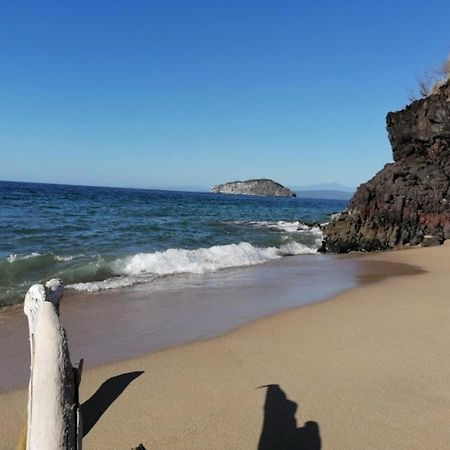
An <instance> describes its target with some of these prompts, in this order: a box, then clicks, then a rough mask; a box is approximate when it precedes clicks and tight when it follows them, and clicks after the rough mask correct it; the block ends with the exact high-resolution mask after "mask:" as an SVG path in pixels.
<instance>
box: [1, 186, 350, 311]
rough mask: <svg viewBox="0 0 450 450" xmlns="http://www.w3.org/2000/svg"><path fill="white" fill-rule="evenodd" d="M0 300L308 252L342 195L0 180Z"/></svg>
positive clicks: (142, 280)
mask: <svg viewBox="0 0 450 450" xmlns="http://www.w3.org/2000/svg"><path fill="white" fill-rule="evenodd" d="M0 199H1V203H0V305H5V304H13V303H17V302H20V301H21V300H22V299H23V296H24V294H25V292H26V291H27V289H28V288H29V286H30V285H31V284H33V283H35V282H39V281H43V280H47V279H49V278H53V277H58V278H61V279H62V280H63V281H64V283H65V285H66V286H67V287H68V288H69V289H72V290H78V291H87V292H95V291H100V290H105V289H114V288H120V287H127V286H132V285H137V284H143V283H152V282H153V281H155V280H156V279H160V278H161V277H166V276H177V275H178V274H186V273H187V274H189V273H190V274H204V273H212V272H216V271H219V270H221V269H226V268H231V267H240V266H252V265H256V264H261V263H264V262H266V261H270V260H275V259H280V258H283V257H286V256H292V255H303V254H314V253H316V252H317V250H318V248H319V247H320V245H321V242H322V232H321V230H320V227H319V226H317V225H315V224H314V223H316V224H320V223H323V222H326V221H327V220H328V218H329V216H330V214H332V213H333V212H336V211H340V210H342V209H343V208H345V206H346V202H344V201H342V200H321V199H304V198H285V197H253V196H242V195H223V194H210V193H202V192H175V191H161V190H148V189H123V188H107V187H87V186H68V185H53V184H36V183H16V182H0Z"/></svg>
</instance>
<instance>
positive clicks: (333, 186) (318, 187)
mask: <svg viewBox="0 0 450 450" xmlns="http://www.w3.org/2000/svg"><path fill="white" fill-rule="evenodd" d="M290 188H291V189H292V190H294V191H338V192H350V193H352V194H353V192H355V191H356V188H353V187H350V186H344V185H343V184H339V183H320V184H311V185H308V186H290Z"/></svg>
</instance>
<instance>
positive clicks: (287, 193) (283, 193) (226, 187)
mask: <svg viewBox="0 0 450 450" xmlns="http://www.w3.org/2000/svg"><path fill="white" fill-rule="evenodd" d="M211 192H215V193H219V194H240V195H260V196H275V197H296V194H295V192H293V191H291V190H290V189H288V188H286V187H284V186H283V185H281V184H280V183H277V182H276V181H273V180H270V179H268V178H258V179H254V180H246V181H230V182H229V183H224V184H218V185H216V186H213V187H212V188H211Z"/></svg>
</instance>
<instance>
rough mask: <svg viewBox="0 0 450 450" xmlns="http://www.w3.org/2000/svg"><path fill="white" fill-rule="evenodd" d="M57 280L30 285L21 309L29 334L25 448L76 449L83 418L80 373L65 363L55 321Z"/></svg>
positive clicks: (60, 292)
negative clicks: (28, 380)
mask: <svg viewBox="0 0 450 450" xmlns="http://www.w3.org/2000/svg"><path fill="white" fill-rule="evenodd" d="M63 291H64V288H63V284H62V282H61V281H60V280H56V279H54V280H50V281H48V282H47V283H45V284H44V285H43V284H35V285H33V286H32V287H31V288H30V289H29V291H28V293H27V295H26V296H25V304H24V311H25V314H26V316H27V318H28V327H29V334H30V355H31V366H30V383H29V387H28V411H27V432H26V449H27V450H41V449H42V450H60V449H67V450H81V447H82V444H81V440H82V436H83V430H82V421H81V415H80V408H79V400H78V386H79V382H80V376H81V362H80V367H79V369H74V368H73V367H72V364H71V362H70V357H69V349H68V345H67V338H66V333H65V331H64V328H63V327H62V326H61V323H60V321H59V301H60V299H61V297H62V295H63Z"/></svg>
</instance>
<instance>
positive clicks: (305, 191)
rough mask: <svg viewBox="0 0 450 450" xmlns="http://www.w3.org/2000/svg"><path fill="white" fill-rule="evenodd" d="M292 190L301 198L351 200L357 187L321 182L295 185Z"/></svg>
mask: <svg viewBox="0 0 450 450" xmlns="http://www.w3.org/2000/svg"><path fill="white" fill-rule="evenodd" d="M292 190H293V191H295V193H296V194H297V197H299V198H321V199H330V200H350V199H351V197H352V195H353V193H354V192H355V190H356V189H355V188H352V187H349V186H344V185H342V184H339V183H321V184H313V185H309V186H294V187H292Z"/></svg>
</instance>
